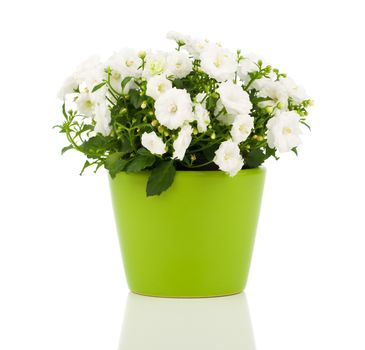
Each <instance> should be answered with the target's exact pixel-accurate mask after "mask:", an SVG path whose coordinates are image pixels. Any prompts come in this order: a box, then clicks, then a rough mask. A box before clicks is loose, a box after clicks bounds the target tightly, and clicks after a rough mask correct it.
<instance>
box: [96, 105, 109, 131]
mask: <svg viewBox="0 0 365 350" xmlns="http://www.w3.org/2000/svg"><path fill="white" fill-rule="evenodd" d="M94 120H95V122H96V124H95V128H94V131H95V132H99V133H101V134H102V135H104V136H108V135H109V134H110V131H111V126H110V122H111V114H110V109H109V107H108V104H107V102H106V100H105V99H104V100H100V101H97V102H96V103H95V109H94Z"/></svg>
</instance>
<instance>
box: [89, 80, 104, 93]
mask: <svg viewBox="0 0 365 350" xmlns="http://www.w3.org/2000/svg"><path fill="white" fill-rule="evenodd" d="M105 84H106V81H103V82H102V83H100V84H98V85H95V86H94V87H93V89H92V90H91V92H95V91H97V90H99V89H101V88H102V87H103V86H104V85H105Z"/></svg>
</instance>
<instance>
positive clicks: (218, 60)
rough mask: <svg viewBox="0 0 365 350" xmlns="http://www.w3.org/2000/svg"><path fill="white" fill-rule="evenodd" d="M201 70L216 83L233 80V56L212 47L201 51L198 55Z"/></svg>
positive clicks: (229, 52)
mask: <svg viewBox="0 0 365 350" xmlns="http://www.w3.org/2000/svg"><path fill="white" fill-rule="evenodd" d="M200 59H201V68H202V69H203V71H204V72H205V73H207V74H208V75H209V76H210V77H211V78H214V79H216V80H217V81H219V82H221V81H225V80H229V79H233V78H234V76H235V72H236V70H237V62H236V57H235V55H234V54H233V53H232V52H231V51H229V50H227V49H223V48H220V47H214V48H210V49H207V50H205V51H203V52H202V53H201V55H200Z"/></svg>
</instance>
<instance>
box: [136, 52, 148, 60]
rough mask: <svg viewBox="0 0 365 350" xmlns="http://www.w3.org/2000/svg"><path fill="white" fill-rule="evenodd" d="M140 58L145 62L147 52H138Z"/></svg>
mask: <svg viewBox="0 0 365 350" xmlns="http://www.w3.org/2000/svg"><path fill="white" fill-rule="evenodd" d="M138 57H139V58H140V59H141V60H143V59H144V58H145V57H146V51H139V52H138Z"/></svg>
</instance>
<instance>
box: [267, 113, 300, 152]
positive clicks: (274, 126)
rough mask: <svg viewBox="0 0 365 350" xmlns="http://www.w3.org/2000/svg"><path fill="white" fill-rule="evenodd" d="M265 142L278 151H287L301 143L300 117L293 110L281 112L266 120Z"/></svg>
mask: <svg viewBox="0 0 365 350" xmlns="http://www.w3.org/2000/svg"><path fill="white" fill-rule="evenodd" d="M267 129H268V132H267V143H268V145H269V147H270V148H276V149H277V150H278V151H279V152H280V153H284V152H288V151H290V150H291V149H292V148H294V147H296V146H298V145H299V144H300V143H301V139H300V137H299V135H300V134H301V130H300V117H299V115H298V113H296V112H295V111H290V112H282V113H280V114H277V115H276V116H274V117H272V118H271V119H269V121H268V122H267Z"/></svg>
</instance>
